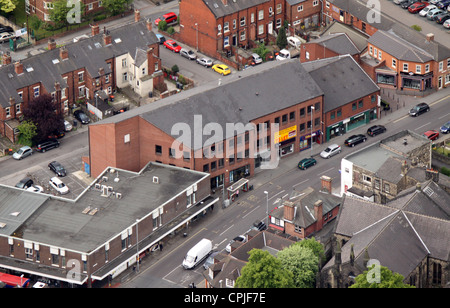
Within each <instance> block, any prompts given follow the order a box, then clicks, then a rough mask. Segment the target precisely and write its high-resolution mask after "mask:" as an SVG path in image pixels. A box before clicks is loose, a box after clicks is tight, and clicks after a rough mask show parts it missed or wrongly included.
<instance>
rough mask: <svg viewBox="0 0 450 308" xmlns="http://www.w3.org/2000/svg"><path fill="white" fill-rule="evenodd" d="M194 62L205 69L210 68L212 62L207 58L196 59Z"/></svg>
mask: <svg viewBox="0 0 450 308" xmlns="http://www.w3.org/2000/svg"><path fill="white" fill-rule="evenodd" d="M195 61H197V63H198V64H200V65H203V66H205V67H211V66H212V60H211V59H209V58H197V60H195Z"/></svg>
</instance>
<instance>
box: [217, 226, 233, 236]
mask: <svg viewBox="0 0 450 308" xmlns="http://www.w3.org/2000/svg"><path fill="white" fill-rule="evenodd" d="M233 226H234V225H231V226H229V227H228V228H227V229H226V230H225V231H223V232H222V233H220V234H219V235H220V236H222V235H223V234H224V233H225V232H227V231H228V230H230V229H231V228H233Z"/></svg>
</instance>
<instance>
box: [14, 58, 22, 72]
mask: <svg viewBox="0 0 450 308" xmlns="http://www.w3.org/2000/svg"><path fill="white" fill-rule="evenodd" d="M14 70H15V71H16V74H17V75H20V74H23V64H22V63H21V62H20V61H17V62H16V63H14Z"/></svg>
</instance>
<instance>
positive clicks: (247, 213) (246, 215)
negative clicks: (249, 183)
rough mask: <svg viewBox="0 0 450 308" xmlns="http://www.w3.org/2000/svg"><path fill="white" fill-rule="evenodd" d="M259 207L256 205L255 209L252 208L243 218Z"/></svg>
mask: <svg viewBox="0 0 450 308" xmlns="http://www.w3.org/2000/svg"><path fill="white" fill-rule="evenodd" d="M256 209H258V207H255V208H254V209H253V210H251V211H250V212H248V213H247V214H245V215H244V216H242V219H244V218H245V217H247V216H248V215H249V214H250V213H251V212H253V211H254V210H256Z"/></svg>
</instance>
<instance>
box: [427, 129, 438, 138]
mask: <svg viewBox="0 0 450 308" xmlns="http://www.w3.org/2000/svg"><path fill="white" fill-rule="evenodd" d="M423 136H425V137H427V138H428V139H430V140H436V139H437V138H439V132H438V131H437V130H434V129H432V130H429V131H426V132H425V133H423Z"/></svg>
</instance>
